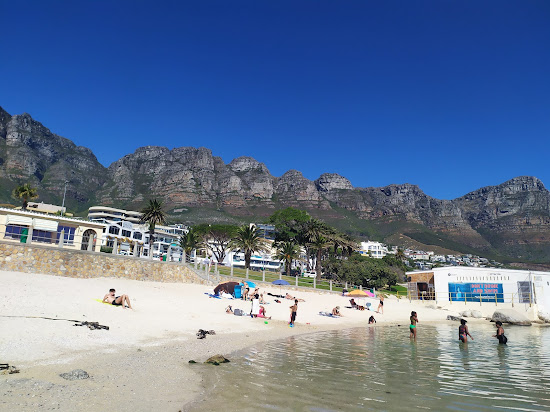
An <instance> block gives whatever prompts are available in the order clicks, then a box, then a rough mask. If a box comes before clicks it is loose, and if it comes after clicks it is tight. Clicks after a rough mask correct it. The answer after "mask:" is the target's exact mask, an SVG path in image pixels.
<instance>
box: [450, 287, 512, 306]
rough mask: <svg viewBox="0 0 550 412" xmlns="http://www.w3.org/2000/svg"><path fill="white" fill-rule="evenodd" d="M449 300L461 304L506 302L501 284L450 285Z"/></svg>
mask: <svg viewBox="0 0 550 412" xmlns="http://www.w3.org/2000/svg"><path fill="white" fill-rule="evenodd" d="M449 298H450V299H451V300H452V301H459V302H464V300H466V301H468V302H469V301H475V302H495V301H496V302H504V294H503V293H502V284H501V283H449Z"/></svg>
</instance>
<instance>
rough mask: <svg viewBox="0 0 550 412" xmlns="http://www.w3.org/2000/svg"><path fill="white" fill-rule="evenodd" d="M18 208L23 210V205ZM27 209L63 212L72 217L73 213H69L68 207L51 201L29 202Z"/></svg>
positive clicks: (51, 213)
mask: <svg viewBox="0 0 550 412" xmlns="http://www.w3.org/2000/svg"><path fill="white" fill-rule="evenodd" d="M15 209H16V210H21V206H19V207H16V208H15ZM27 210H28V211H32V212H38V213H47V214H49V215H55V214H59V215H61V214H63V215H64V216H68V217H72V216H73V214H72V213H67V208H66V207H61V206H57V205H51V204H49V203H44V202H40V203H36V202H29V203H28V204H27Z"/></svg>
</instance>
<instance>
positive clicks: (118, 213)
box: [88, 206, 142, 224]
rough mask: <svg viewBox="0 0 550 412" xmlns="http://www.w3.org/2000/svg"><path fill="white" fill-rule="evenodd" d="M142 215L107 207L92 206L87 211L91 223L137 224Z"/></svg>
mask: <svg viewBox="0 0 550 412" xmlns="http://www.w3.org/2000/svg"><path fill="white" fill-rule="evenodd" d="M141 216H142V213H141V212H135V211H133V210H124V209H116V208H114V207H109V206H92V207H90V208H89V209H88V220H91V221H93V222H103V223H106V222H123V221H126V222H130V223H136V224H138V223H139V221H140V219H141Z"/></svg>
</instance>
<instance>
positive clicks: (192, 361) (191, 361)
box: [189, 359, 197, 363]
mask: <svg viewBox="0 0 550 412" xmlns="http://www.w3.org/2000/svg"><path fill="white" fill-rule="evenodd" d="M189 363H197V362H195V361H194V360H193V359H191V360H190V361H189Z"/></svg>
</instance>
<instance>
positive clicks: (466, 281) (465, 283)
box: [407, 266, 550, 314]
mask: <svg viewBox="0 0 550 412" xmlns="http://www.w3.org/2000/svg"><path fill="white" fill-rule="evenodd" d="M407 278H408V281H409V284H408V287H409V293H411V294H412V298H413V299H418V298H423V299H429V300H437V301H438V303H453V302H464V304H466V303H470V302H471V303H473V304H474V303H477V304H484V303H487V304H491V305H498V304H499V303H506V304H514V305H516V307H518V308H519V307H522V306H525V305H527V306H528V307H530V308H531V307H534V312H535V313H536V312H537V311H538V312H539V313H541V312H543V313H546V314H550V272H542V271H529V270H515V269H499V268H477V267H465V266H446V267H441V268H433V269H430V270H428V271H415V272H407Z"/></svg>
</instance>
